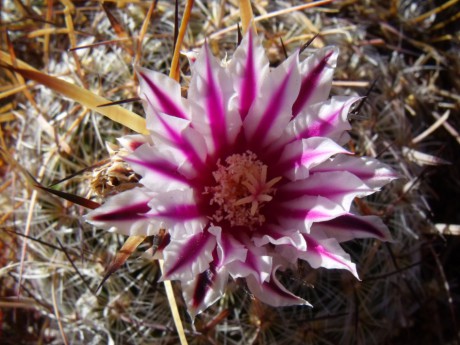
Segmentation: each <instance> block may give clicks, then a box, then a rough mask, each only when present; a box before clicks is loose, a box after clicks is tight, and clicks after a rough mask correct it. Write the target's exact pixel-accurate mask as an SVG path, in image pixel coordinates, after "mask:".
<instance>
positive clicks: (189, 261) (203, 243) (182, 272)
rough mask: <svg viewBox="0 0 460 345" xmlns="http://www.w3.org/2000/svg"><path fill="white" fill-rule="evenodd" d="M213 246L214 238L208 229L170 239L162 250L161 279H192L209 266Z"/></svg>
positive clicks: (214, 244)
mask: <svg viewBox="0 0 460 345" xmlns="http://www.w3.org/2000/svg"><path fill="white" fill-rule="evenodd" d="M215 248H216V238H215V237H214V236H213V235H212V234H210V233H209V232H208V231H203V232H199V233H196V234H194V235H191V236H183V237H182V238H181V239H178V238H176V239H174V240H171V242H170V243H169V244H168V246H166V248H165V249H164V250H163V257H164V272H165V273H164V277H163V279H178V280H181V281H190V280H192V279H194V277H195V276H197V275H199V274H200V273H202V272H205V271H206V270H207V269H208V268H209V263H210V262H211V261H212V260H213V251H214V250H215Z"/></svg>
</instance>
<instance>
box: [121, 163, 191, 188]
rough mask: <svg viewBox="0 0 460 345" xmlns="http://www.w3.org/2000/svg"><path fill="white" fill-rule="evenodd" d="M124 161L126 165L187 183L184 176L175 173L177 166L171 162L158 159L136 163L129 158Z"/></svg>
mask: <svg viewBox="0 0 460 345" xmlns="http://www.w3.org/2000/svg"><path fill="white" fill-rule="evenodd" d="M124 160H125V161H127V162H128V163H132V164H137V165H140V166H143V167H144V168H147V169H149V170H151V171H154V172H156V173H157V174H160V175H163V176H166V177H168V178H170V179H173V180H176V181H179V182H183V183H189V181H188V180H187V179H186V178H185V177H184V176H182V175H181V174H179V173H178V172H177V166H175V165H174V164H172V163H171V162H168V161H167V160H164V159H158V160H156V161H149V162H146V161H138V160H136V159H132V158H129V157H124Z"/></svg>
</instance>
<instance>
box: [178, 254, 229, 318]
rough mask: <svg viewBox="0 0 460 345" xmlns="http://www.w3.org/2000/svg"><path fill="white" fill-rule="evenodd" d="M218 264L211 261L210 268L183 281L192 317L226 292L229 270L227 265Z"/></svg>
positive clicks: (185, 296) (186, 300)
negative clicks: (219, 265) (218, 265)
mask: <svg viewBox="0 0 460 345" xmlns="http://www.w3.org/2000/svg"><path fill="white" fill-rule="evenodd" d="M216 266H217V265H216V264H215V262H211V263H210V264H209V268H208V269H207V270H205V271H204V272H202V273H200V274H198V275H197V276H196V277H195V278H194V279H193V280H189V281H187V282H182V294H183V296H184V300H185V302H186V303H187V310H188V312H189V314H190V316H191V317H192V319H193V318H195V316H196V315H197V314H199V313H201V312H202V311H204V310H205V309H206V308H208V307H209V306H211V305H212V304H213V303H215V302H216V301H217V300H218V299H219V298H220V297H222V295H223V294H224V290H225V287H226V286H227V281H228V272H227V270H226V269H225V267H220V268H217V267H216Z"/></svg>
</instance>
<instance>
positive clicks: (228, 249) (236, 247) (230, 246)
mask: <svg viewBox="0 0 460 345" xmlns="http://www.w3.org/2000/svg"><path fill="white" fill-rule="evenodd" d="M226 230H227V231H223V230H222V228H221V227H218V226H212V227H210V228H209V232H210V233H211V234H213V235H214V236H216V239H217V252H218V255H219V265H221V266H225V265H228V264H229V263H230V262H232V261H235V260H240V261H245V260H246V255H247V252H248V250H247V249H246V247H245V246H244V244H243V243H241V242H240V241H238V240H237V239H236V238H235V237H234V236H233V235H232V234H231V232H230V231H231V230H233V229H226Z"/></svg>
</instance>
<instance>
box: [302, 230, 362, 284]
mask: <svg viewBox="0 0 460 345" xmlns="http://www.w3.org/2000/svg"><path fill="white" fill-rule="evenodd" d="M303 236H304V238H305V241H307V251H305V252H300V251H299V252H298V255H299V259H302V260H305V261H307V262H308V263H309V264H310V266H311V267H313V268H319V267H324V268H329V269H331V268H339V269H346V270H348V271H350V272H351V273H352V274H353V275H354V276H355V277H356V278H357V279H359V276H358V272H357V271H356V265H355V264H354V263H352V262H351V258H350V255H348V254H347V253H346V252H345V251H344V250H343V249H342V247H341V246H340V244H339V243H338V242H337V240H336V239H335V238H327V237H326V236H325V235H324V234H321V233H320V232H319V231H317V232H316V233H315V236H310V235H307V234H303Z"/></svg>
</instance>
